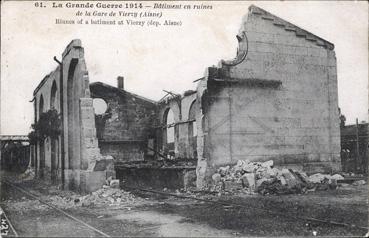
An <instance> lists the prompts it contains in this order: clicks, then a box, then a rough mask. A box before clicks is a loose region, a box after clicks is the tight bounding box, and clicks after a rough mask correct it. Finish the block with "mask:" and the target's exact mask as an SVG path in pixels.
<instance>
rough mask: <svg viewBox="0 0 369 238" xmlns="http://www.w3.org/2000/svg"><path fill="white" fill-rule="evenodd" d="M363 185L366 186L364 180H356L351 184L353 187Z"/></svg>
mask: <svg viewBox="0 0 369 238" xmlns="http://www.w3.org/2000/svg"><path fill="white" fill-rule="evenodd" d="M364 184H366V182H365V180H357V181H355V182H353V183H352V185H355V186H359V185H364Z"/></svg>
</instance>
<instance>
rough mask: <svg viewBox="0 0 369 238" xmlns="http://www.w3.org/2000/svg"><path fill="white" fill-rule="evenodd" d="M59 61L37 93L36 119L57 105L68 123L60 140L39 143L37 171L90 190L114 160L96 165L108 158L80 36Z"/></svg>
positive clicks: (97, 185) (71, 186)
mask: <svg viewBox="0 0 369 238" xmlns="http://www.w3.org/2000/svg"><path fill="white" fill-rule="evenodd" d="M59 63H60V65H59V66H58V67H56V69H55V70H54V71H53V72H51V73H50V74H49V75H47V76H46V77H45V78H44V79H43V80H42V81H41V83H40V84H39V85H38V86H37V88H36V89H35V91H34V95H33V96H34V100H35V101H34V105H35V114H36V115H35V120H36V121H37V120H38V119H39V115H40V113H41V112H46V111H47V110H49V109H50V108H52V107H54V108H55V109H57V111H58V113H60V115H61V120H62V122H63V125H64V126H63V128H62V130H61V135H60V136H59V138H58V139H57V140H53V139H51V138H46V139H45V140H42V141H39V142H38V143H37V145H36V163H35V166H36V171H37V174H38V176H40V177H41V178H44V179H47V180H48V179H51V180H52V181H54V182H55V183H61V184H62V185H63V186H64V188H66V189H72V190H75V191H79V192H89V191H93V190H96V189H98V188H100V187H101V186H102V184H103V183H104V182H105V179H106V176H107V173H108V172H107V167H108V166H109V164H111V163H112V161H110V163H108V161H107V160H106V163H105V164H106V166H105V167H104V166H96V164H98V163H101V161H104V162H105V159H106V158H105V157H103V156H102V155H101V154H100V149H99V148H98V143H97V138H96V128H95V120H94V111H93V105H92V98H91V97H90V91H89V77H88V71H87V67H86V64H85V60H84V49H83V48H82V44H81V41H80V40H73V41H71V43H70V44H69V45H68V46H67V47H66V49H65V50H64V52H63V54H62V58H61V62H59ZM61 76H62V78H60V77H61ZM60 79H61V80H60ZM61 96H62V97H63V99H62V100H61V99H60V97H61ZM110 170H111V169H110V168H109V171H110ZM109 173H110V172H109Z"/></svg>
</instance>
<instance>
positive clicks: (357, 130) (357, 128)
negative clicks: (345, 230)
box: [355, 118, 360, 172]
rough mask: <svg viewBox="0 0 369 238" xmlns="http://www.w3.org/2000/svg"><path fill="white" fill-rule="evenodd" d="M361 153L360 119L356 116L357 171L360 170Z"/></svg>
mask: <svg viewBox="0 0 369 238" xmlns="http://www.w3.org/2000/svg"><path fill="white" fill-rule="evenodd" d="M359 162H360V153H359V121H358V119H357V118H356V159H355V172H358V168H357V167H358V165H359V164H360V163H359Z"/></svg>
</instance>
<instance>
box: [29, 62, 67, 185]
mask: <svg viewBox="0 0 369 238" xmlns="http://www.w3.org/2000/svg"><path fill="white" fill-rule="evenodd" d="M59 72H60V67H57V68H56V69H55V70H54V71H52V72H51V73H50V74H48V75H47V76H45V78H44V79H43V81H42V82H43V84H42V87H41V88H40V89H39V90H38V92H37V94H36V95H34V100H35V101H34V103H35V105H36V108H35V120H36V121H38V119H39V117H40V114H41V113H43V112H47V111H48V110H50V109H51V108H54V109H56V110H57V112H58V113H60V92H59V89H60V74H59ZM41 104H42V105H41ZM40 106H41V107H42V108H41V107H40ZM60 147H61V137H60V136H59V138H57V139H56V140H53V139H51V138H46V139H44V140H43V141H40V142H38V143H37V144H36V145H35V149H36V151H37V155H38V157H37V159H36V161H35V162H36V164H35V167H36V169H37V170H38V172H39V175H40V177H42V178H45V179H49V180H52V181H54V182H57V181H60V179H61V174H62V171H61V150H60Z"/></svg>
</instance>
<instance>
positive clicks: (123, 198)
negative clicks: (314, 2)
mask: <svg viewBox="0 0 369 238" xmlns="http://www.w3.org/2000/svg"><path fill="white" fill-rule="evenodd" d="M79 199H80V201H77V202H80V204H81V205H82V206H91V205H109V206H113V205H118V206H119V205H132V204H134V203H135V202H136V201H137V200H138V198H136V197H135V196H134V195H133V194H131V193H130V192H127V191H124V190H121V189H119V188H111V187H109V186H104V187H103V188H101V189H99V190H97V191H95V192H93V193H92V194H88V195H86V196H82V197H80V198H79Z"/></svg>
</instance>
